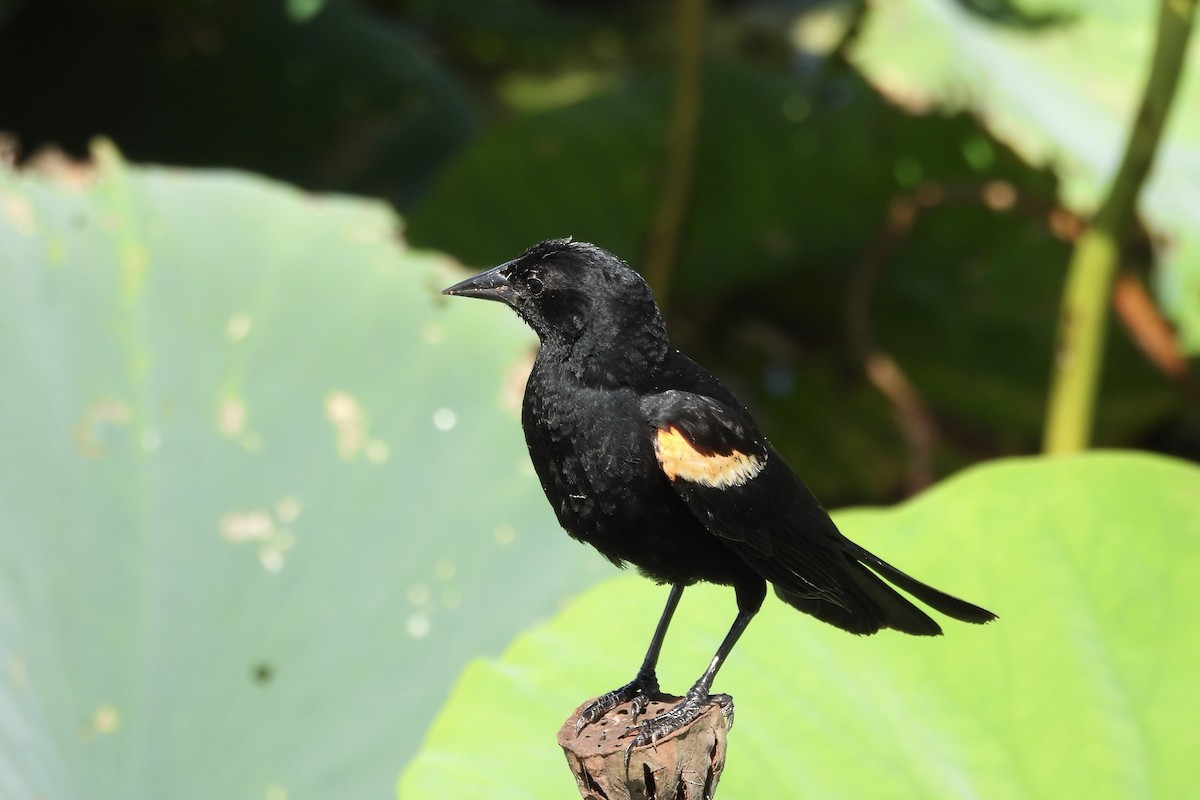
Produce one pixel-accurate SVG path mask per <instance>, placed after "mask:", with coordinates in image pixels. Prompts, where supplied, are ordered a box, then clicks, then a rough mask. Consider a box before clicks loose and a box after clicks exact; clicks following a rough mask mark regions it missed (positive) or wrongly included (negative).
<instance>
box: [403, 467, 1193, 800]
mask: <svg viewBox="0 0 1200 800" xmlns="http://www.w3.org/2000/svg"><path fill="white" fill-rule="evenodd" d="M1198 486H1200V469H1197V468H1196V467H1195V466H1192V465H1185V464H1183V463H1181V462H1174V461H1168V460H1164V459H1160V458H1155V457H1147V456H1135V455H1120V454H1104V455H1090V456H1084V457H1079V458H1073V459H1063V460H1056V461H1048V460H1038V461H1034V460H1028V461H1011V462H1001V463H996V464H993V465H990V466H985V467H981V468H977V469H974V470H971V471H969V472H967V473H964V474H962V475H960V476H959V477H956V478H954V479H951V480H950V481H948V482H946V483H944V484H942V485H941V486H940V487H938V488H936V489H934V490H933V491H931V492H929V493H928V494H926V495H924V496H922V497H920V498H918V499H916V500H915V501H912V502H910V503H908V504H906V505H903V506H900V507H898V508H896V509H893V510H859V511H848V512H844V513H841V514H839V515H837V519H838V522H839V524H840V525H841V527H842V528H843V530H845V531H846V532H847V533H849V534H850V535H852V536H853V537H854V538H855V539H857V540H858V541H860V542H861V543H863V544H864V545H866V546H868V547H869V548H871V549H872V550H874V551H876V552H877V553H879V554H880V555H881V556H883V557H884V558H886V559H888V560H889V561H892V562H893V563H895V564H898V565H900V566H901V567H902V568H904V569H905V570H906V571H910V572H911V573H912V574H914V575H916V576H919V577H921V578H923V579H925V580H928V581H930V582H931V583H934V584H936V585H938V586H940V587H943V588H945V589H947V590H949V591H952V592H955V593H957V594H960V595H962V596H964V597H967V598H970V599H972V600H975V601H978V602H979V603H981V604H983V605H985V606H987V607H988V608H991V609H992V610H994V611H995V612H997V613H998V614H999V615H1000V618H999V620H997V621H996V622H994V623H992V624H990V625H986V626H979V627H976V626H970V625H965V624H962V623H956V622H954V621H952V620H947V621H946V622H945V625H944V627H945V629H946V631H945V636H943V637H941V638H938V639H919V638H913V637H905V636H902V635H899V634H895V633H892V632H885V633H882V634H880V635H878V636H873V637H853V636H849V635H847V634H845V633H843V632H841V631H839V630H836V629H834V628H831V627H827V626H823V625H820V624H818V623H817V622H815V621H813V620H812V619H811V618H807V617H804V616H802V615H800V614H798V613H796V612H795V611H793V610H791V609H790V608H788V607H786V606H784V605H783V604H782V603H779V602H776V601H774V600H768V603H767V605H766V606H765V607H764V609H763V611H762V613H761V614H760V616H759V618H758V619H756V620H755V621H754V622H753V623H752V624H751V626H750V628H749V630H748V632H747V634H746V636H745V638H744V640H743V641H742V642H741V643H739V645H738V647H737V648H735V649H734V651H733V655H732V656H731V658H730V660H729V662H728V664H727V665H726V667H725V668H724V669H723V670H722V672H721V674H720V675H719V676H718V679H717V685H716V687H715V688H716V689H717V690H719V691H723V692H729V693H731V694H732V695H733V697H734V701H735V703H736V704H737V721H736V724H735V725H734V728H733V731H732V732H731V734H730V750H729V760H728V764H727V768H726V771H725V776H724V778H723V779H722V784H721V787H720V792H719V796H721V797H731V798H737V797H742V798H753V797H815V798H847V799H848V800H849V798H864V797H871V798H913V797H921V798H962V797H980V798H1014V797H1021V798H1060V797H1091V798H1128V797H1186V796H1188V795H1189V794H1190V793H1191V791H1192V789H1193V787H1194V776H1195V754H1196V752H1197V751H1198V750H1200V732H1198V731H1197V728H1196V726H1195V724H1194V721H1193V717H1194V716H1195V709H1196V708H1197V707H1200V685H1198V684H1197V682H1196V679H1195V670H1196V663H1197V659H1200V628H1197V626H1196V625H1195V624H1193V623H1194V618H1195V614H1196V612H1197V610H1200V590H1198V589H1197V586H1200V492H1197V487H1198ZM665 598H666V590H665V589H664V588H661V587H655V586H653V585H652V584H650V583H648V582H646V581H643V580H640V579H638V578H636V577H632V576H629V577H622V578H619V579H615V580H612V581H609V582H606V583H603V584H601V585H600V586H598V587H595V588H594V589H592V590H591V591H589V592H588V593H586V594H585V595H584V596H583V597H582V598H581V599H579V601H578V602H576V603H574V604H573V605H571V606H570V607H569V608H567V609H566V610H565V611H564V612H563V613H562V614H560V615H559V616H558V617H557V618H555V619H554V620H553V621H552V622H550V623H549V624H547V625H543V626H541V627H538V628H536V629H534V630H533V631H531V632H530V633H527V634H525V635H522V636H521V637H520V638H518V639H517V640H516V641H515V642H514V643H513V644H512V646H511V647H510V648H509V650H508V651H507V652H506V653H505V655H504V656H503V657H502V658H501V659H500V660H498V661H476V662H474V663H473V664H471V666H470V667H469V668H468V669H467V671H466V672H465V673H464V675H463V676H462V678H461V679H460V681H459V684H458V686H457V688H456V689H455V692H454V695H453V696H452V698H451V700H450V702H449V703H448V705H447V707H446V709H445V710H444V711H443V713H442V714H441V716H440V717H439V718H438V720H437V722H436V723H435V724H434V726H433V728H432V729H431V731H430V734H429V738H428V739H427V741H426V743H425V746H424V748H423V749H422V750H421V752H420V754H419V755H418V757H417V759H416V760H415V761H414V762H413V764H412V765H411V766H410V768H409V769H408V771H407V772H406V773H405V775H404V777H403V778H402V780H401V782H400V787H399V788H400V796H401V798H402V800H423V799H424V798H435V797H443V796H446V792H447V791H448V790H449V787H453V795H454V796H455V797H456V798H485V797H486V798H562V797H569V796H572V795H571V793H572V791H573V788H572V777H571V774H570V773H569V772H568V770H567V768H566V765H565V763H564V761H563V758H562V755H561V753H560V752H559V750H558V747H557V746H556V744H555V741H554V736H555V733H556V731H557V729H558V726H559V725H560V724H561V722H562V721H563V720H564V719H565V718H566V717H567V716H568V715H569V714H570V713H571V712H572V711H573V710H574V709H575V707H576V705H577V704H578V703H580V702H582V701H583V700H584V699H585V698H587V697H588V696H591V695H595V694H598V693H600V692H602V691H606V690H608V689H611V688H613V687H615V686H617V685H619V684H621V683H624V682H625V681H627V680H629V679H630V678H631V677H632V676H633V673H634V671H635V670H636V669H637V665H638V664H639V663H640V659H641V657H642V654H643V652H644V648H645V645H646V642H647V641H648V639H649V636H650V632H651V630H652V629H653V626H654V622H655V619H656V618H657V614H658V612H659V608H660V606H661V604H662V602H663V601H664V600H665ZM733 614H734V603H733V595H732V592H730V591H729V590H727V589H723V588H720V587H697V588H693V589H690V590H688V592H687V593H685V594H684V599H683V604H682V605H681V607H680V611H679V613H678V614H677V616H676V618H675V621H674V623H673V624H672V627H671V630H670V633H669V635H668V636H667V640H666V647H665V650H664V658H663V662H662V665H661V666H662V668H661V670H660V677H661V678H662V682H663V686H664V688H665V689H667V690H668V691H683V689H684V688H685V687H686V686H688V685H689V684H690V683H691V681H693V680H694V679H695V678H696V677H697V676H698V675H699V673H700V672H701V671H702V669H703V668H704V667H705V666H706V665H707V663H708V659H709V657H710V656H711V653H712V651H713V650H714V649H715V647H716V644H717V642H718V641H720V638H721V636H722V635H723V633H724V631H725V630H726V628H727V627H728V625H729V623H730V622H731V621H732V618H733Z"/></svg>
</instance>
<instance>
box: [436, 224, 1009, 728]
mask: <svg viewBox="0 0 1200 800" xmlns="http://www.w3.org/2000/svg"><path fill="white" fill-rule="evenodd" d="M445 293H446V294H452V295H463V296H468V297H481V298H485V299H492V300H499V301H502V302H504V303H506V304H507V305H509V306H510V307H512V308H513V309H514V310H515V311H516V312H517V313H518V314H519V315H520V316H521V318H522V319H524V320H525V321H526V322H527V323H528V324H529V325H530V326H531V327H532V328H533V329H534V331H535V332H536V333H537V335H538V337H539V339H540V340H541V349H540V351H539V352H538V356H537V359H536V361H535V362H534V366H533V371H532V373H531V374H530V376H529V382H528V384H527V386H526V389H525V400H524V405H523V409H522V417H521V422H522V426H523V427H524V430H525V439H526V442H527V444H528V447H529V456H530V458H531V460H532V461H533V466H534V468H535V470H536V471H537V474H538V478H539V479H540V481H541V484H542V489H543V490H544V491H545V493H546V497H547V499H548V500H549V501H550V504H551V506H553V508H554V512H555V514H556V515H557V516H558V521H559V522H560V523H561V524H562V526H563V528H565V529H566V531H567V533H569V534H570V535H571V536H573V537H574V538H576V539H579V540H580V541H583V542H587V543H588V544H590V545H592V546H593V547H595V548H596V549H597V550H599V551H600V552H601V553H603V554H604V555H605V556H606V557H607V558H609V559H610V560H611V561H613V562H614V563H616V564H619V565H624V564H627V563H628V564H633V565H635V566H636V567H637V568H638V569H639V570H640V571H641V572H642V574H644V575H646V576H647V577H650V578H652V579H654V580H656V581H659V582H660V583H669V584H671V585H672V587H673V590H672V593H671V597H670V600H669V601H668V605H667V609H666V611H665V612H664V614H663V618H662V621H661V622H660V624H659V630H658V631H657V632H656V634H655V637H654V640H653V641H652V643H651V647H650V652H649V653H647V656H646V661H645V662H644V663H643V665H642V669H641V671H640V672H639V673H638V676H637V678H635V680H634V681H633V682H632V683H630V684H629V685H628V686H625V687H622V688H621V689H619V690H616V691H615V692H612V693H610V694H609V695H607V696H606V697H605V698H602V699H601V701H599V702H598V703H597V704H596V705H595V706H594V707H593V708H591V709H589V710H588V711H587V712H585V714H584V721H585V722H591V721H595V719H598V718H599V717H600V716H601V715H602V714H603V713H604V712H605V711H606V710H607V709H608V708H610V707H612V706H613V705H615V704H617V703H619V702H622V701H624V700H628V699H635V700H640V702H641V705H644V702H645V697H646V695H648V694H650V693H652V692H654V691H657V681H656V679H655V677H654V670H655V664H656V662H657V658H658V651H659V647H660V646H661V644H662V637H663V634H664V633H665V631H666V626H667V624H668V623H669V621H670V616H671V614H672V613H673V611H674V608H675V604H676V603H677V602H678V599H679V595H680V593H681V592H682V590H683V587H685V586H688V585H690V584H692V583H695V582H696V581H707V582H710V583H717V584H724V585H728V586H731V587H733V589H734V590H735V592H736V595H737V603H738V616H737V618H736V620H735V622H734V625H733V628H732V629H731V631H730V634H729V636H727V637H726V640H725V641H724V642H723V643H722V645H721V647H720V648H719V649H718V651H717V655H716V657H714V659H713V662H712V664H711V665H710V666H709V669H708V670H707V671H706V672H705V673H704V675H702V676H701V678H700V680H699V681H697V683H696V685H695V686H693V687H692V690H691V691H690V692H689V694H688V697H687V698H685V700H684V701H683V702H682V703H680V705H679V706H678V707H676V708H675V709H673V711H672V712H670V713H669V714H668V715H666V716H667V718H666V719H661V718H660V720H656V721H652V722H650V723H645V724H644V726H643V727H644V730H643V731H642V733H641V734H640V735H639V737H638V740H639V743H644V742H646V741H651V740H653V739H655V738H657V737H658V736H660V735H663V734H664V733H666V732H669V731H670V730H674V729H675V728H678V727H680V726H681V725H683V724H685V723H687V722H688V721H690V719H692V718H694V716H695V715H696V713H697V712H698V710H699V708H700V707H701V706H702V703H703V701H704V700H706V699H707V697H708V690H709V689H710V688H711V684H712V679H713V677H714V676H715V674H716V671H717V669H718V668H719V667H720V664H721V662H722V661H723V660H724V658H725V656H726V655H727V654H728V652H729V650H730V649H731V648H732V647H733V644H734V642H736V640H737V638H738V636H739V635H740V634H741V631H742V630H743V629H744V628H745V626H746V624H748V623H749V621H750V619H751V618H752V617H753V616H754V614H755V613H756V612H757V611H758V609H759V607H760V606H761V604H762V601H763V599H764V597H765V596H766V590H767V584H768V583H770V584H771V585H772V586H773V587H774V589H775V593H776V594H777V595H778V596H779V597H780V598H781V599H782V600H783V601H784V602H786V603H788V604H789V605H791V606H793V607H795V608H797V609H799V610H801V611H804V612H806V613H809V614H811V615H813V616H815V617H817V618H818V619H820V620H822V621H824V622H828V623H830V624H832V625H836V626H838V627H839V628H843V629H845V630H847V631H850V632H851V633H857V634H869V633H875V632H876V631H878V630H880V629H882V628H894V629H896V630H899V631H903V632H905V633H910V634H917V635H934V634H939V633H941V628H940V627H939V626H938V624H937V623H936V622H934V620H933V619H932V618H931V617H929V615H928V614H926V613H925V612H924V611H922V610H921V609H920V608H918V607H917V606H916V605H914V604H913V603H912V602H910V601H909V600H908V599H907V598H905V597H904V596H903V595H901V594H900V593H899V592H897V591H896V590H895V589H894V588H892V586H891V585H889V582H890V583H891V584H894V585H895V586H897V587H899V588H900V589H903V590H904V591H905V592H908V593H909V594H911V595H912V596H913V597H915V598H917V599H918V600H920V601H922V602H923V603H925V604H927V605H929V606H931V607H932V608H934V609H936V610H937V611H940V612H942V613H943V614H946V615H948V616H950V617H953V618H955V619H959V620H963V621H966V622H987V621H988V620H991V619H993V618H994V615H993V614H992V613H991V612H989V611H986V610H984V609H982V608H979V607H978V606H975V605H972V604H971V603H968V602H966V601H964V600H960V599H958V598H956V597H951V596H950V595H947V594H945V593H943V592H941V591H938V590H937V589H934V588H932V587H930V586H927V585H926V584H924V583H921V582H919V581H917V580H915V579H914V578H912V577H910V576H908V575H906V574H904V573H903V572H901V571H900V570H898V569H896V568H895V567H893V566H891V565H890V564H888V563H886V562H884V561H883V560H882V559H880V558H878V557H876V556H874V555H872V554H871V553H869V552H867V551H866V550H864V549H863V548H862V547H859V546H858V545H856V544H855V543H853V542H852V541H850V540H849V539H847V538H846V537H845V536H843V535H842V534H841V533H840V532H839V531H838V529H837V527H836V526H835V525H834V523H833V521H832V520H830V518H829V515H828V514H827V513H826V512H825V510H824V509H823V508H822V507H821V505H820V503H819V502H818V501H817V499H816V498H815V497H814V496H813V495H812V493H811V492H810V491H809V490H808V487H807V486H805V485H804V482H803V481H802V480H801V479H800V478H799V477H798V476H797V475H796V473H795V472H793V471H792V469H791V467H789V466H788V465H787V463H786V462H785V461H784V460H783V458H782V457H780V455H779V454H778V453H777V452H776V451H775V450H774V449H773V448H772V447H771V445H770V444H769V443H768V442H767V440H766V439H765V438H764V437H763V435H762V433H760V432H759V430H758V427H757V425H756V424H755V422H754V420H753V419H752V418H751V417H750V415H749V413H748V412H747V411H746V409H745V408H744V407H743V406H742V404H741V403H740V402H739V401H738V400H737V398H736V397H734V395H733V394H732V393H731V392H730V391H729V390H728V389H727V388H725V386H724V385H722V384H721V382H720V381H718V380H717V379H716V378H715V377H713V376H712V375H711V374H709V373H708V372H707V371H706V370H705V369H703V368H702V367H700V366H699V365H697V364H696V363H695V362H693V361H692V360H691V359H689V358H688V357H687V356H684V355H683V354H681V353H680V352H679V351H677V350H676V349H674V348H673V347H672V346H671V344H670V341H669V340H668V338H667V333H666V330H665V328H664V326H663V320H662V315H661V314H660V313H659V310H658V307H657V306H656V305H655V302H654V298H653V296H652V295H651V293H650V289H649V287H648V286H647V285H646V283H645V281H644V280H642V278H641V276H639V275H638V274H637V272H635V271H634V270H633V269H631V268H630V267H629V266H628V265H626V264H625V263H624V262H623V261H621V260H620V259H619V258H617V257H616V256H614V255H613V254H611V253H609V252H608V251H606V250H604V249H602V248H600V247H596V246H595V245H591V244H586V243H583V242H574V241H571V240H569V239H556V240H550V241H545V242H541V243H540V244H537V245H534V246H533V247H531V248H529V249H528V250H527V251H525V252H524V253H522V254H521V255H520V256H519V257H517V258H516V259H513V260H512V261H509V262H507V263H505V264H501V265H500V266H499V267H496V268H495V269H492V270H489V271H488V272H485V273H482V274H480V275H477V276H475V277H474V278H470V279H468V280H466V281H463V282H462V283H459V284H457V285H455V286H452V287H450V288H449V289H447V290H445ZM885 579H886V580H885ZM639 707H640V706H639Z"/></svg>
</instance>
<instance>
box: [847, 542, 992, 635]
mask: <svg viewBox="0 0 1200 800" xmlns="http://www.w3.org/2000/svg"><path fill="white" fill-rule="evenodd" d="M860 549H861V548H860ZM858 558H859V560H860V561H862V562H864V563H866V565H867V566H868V567H870V568H871V569H873V570H875V571H876V572H878V573H879V574H880V575H882V576H883V577H885V578H887V579H888V580H889V581H891V582H892V583H894V584H895V585H896V586H899V587H900V588H901V589H903V590H904V591H906V592H908V593H909V594H911V595H912V596H913V597H915V598H917V599H918V600H920V601H921V602H922V603H924V604H925V605H927V606H929V607H930V608H932V609H934V610H936V611H940V612H942V613H943V614H945V615H946V616H948V617H954V618H955V619H957V620H960V621H962V622H973V623H975V624H977V625H978V624H982V623H984V622H991V621H992V620H994V619H995V618H996V615H995V614H993V613H992V612H990V611H988V610H987V609H986V608H980V607H979V606H977V605H975V604H974V603H968V602H967V601H966V600H960V599H959V598H957V597H955V596H954V595H949V594H946V593H945V592H943V591H939V590H938V589H935V588H933V587H932V586H930V585H929V584H926V583H921V582H920V581H919V580H917V579H916V578H914V577H912V576H911V575H908V574H906V573H903V572H901V571H900V570H898V569H896V568H895V567H893V566H892V565H891V564H889V563H887V562H886V561H884V560H883V559H882V558H879V557H878V556H876V555H874V554H872V553H869V552H867V551H866V550H862V552H861V553H860V554H859V555H858Z"/></svg>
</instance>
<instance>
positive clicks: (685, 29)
mask: <svg viewBox="0 0 1200 800" xmlns="http://www.w3.org/2000/svg"><path fill="white" fill-rule="evenodd" d="M706 2H707V0H678V12H677V13H678V15H679V16H678V21H677V23H676V28H675V31H676V33H675V35H676V41H677V44H676V49H675V101H674V105H673V106H672V108H671V132H670V138H669V139H668V141H667V160H666V164H665V166H664V173H663V183H662V193H661V194H660V195H659V198H658V210H657V213H656V214H655V216H654V222H653V223H652V225H651V227H650V231H649V233H648V235H647V241H646V256H645V262H644V263H645V271H646V282H647V283H649V284H650V288H651V289H652V290H653V291H654V294H655V296H656V297H657V298H658V304H659V305H660V306H663V307H664V310H665V305H666V303H667V301H668V290H669V289H670V283H671V268H672V267H673V266H674V263H675V257H676V255H677V253H678V251H679V239H680V236H681V233H682V230H683V220H684V217H685V216H686V214H687V208H688V197H689V194H690V192H691V188H692V172H693V169H694V167H695V160H696V142H697V139H698V138H699V130H700V108H701V100H702V97H703V90H704V80H703V76H704V28H705V11H706V9H705V3H706Z"/></svg>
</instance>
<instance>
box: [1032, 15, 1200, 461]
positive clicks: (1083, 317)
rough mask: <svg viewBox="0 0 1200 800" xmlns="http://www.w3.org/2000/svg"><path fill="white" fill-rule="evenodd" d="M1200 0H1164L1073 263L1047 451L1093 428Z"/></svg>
mask: <svg viewBox="0 0 1200 800" xmlns="http://www.w3.org/2000/svg"><path fill="white" fill-rule="evenodd" d="M1196 3H1197V0H1161V1H1160V5H1159V16H1158V35H1157V40H1156V41H1155V47H1154V59H1153V62H1152V64H1151V67H1150V77H1149V79H1148V80H1147V82H1146V89H1145V92H1144V94H1143V95H1142V100H1141V105H1140V106H1139V107H1138V112H1137V116H1136V117H1135V118H1134V123H1133V126H1132V129H1131V131H1130V134H1129V142H1128V144H1127V145H1126V148H1125V154H1124V156H1123V158H1122V160H1121V166H1120V168H1119V169H1118V170H1117V175H1116V177H1115V178H1114V179H1113V183H1112V186H1111V187H1110V189H1109V192H1108V196H1107V197H1106V198H1105V200H1104V203H1103V205H1101V206H1100V209H1099V210H1098V211H1097V212H1096V216H1095V218H1094V219H1093V220H1092V224H1091V226H1090V227H1089V228H1088V230H1087V231H1085V232H1084V234H1083V235H1082V236H1081V237H1080V238H1079V241H1078V242H1077V243H1076V245H1075V251H1074V252H1073V253H1072V255H1071V262H1070V264H1069V265H1068V268H1067V283H1066V287H1065V289H1064V292H1063V301H1062V307H1061V309H1060V311H1059V323H1058V343H1057V347H1056V355H1055V361H1054V368H1053V373H1052V376H1051V386H1050V401H1049V406H1048V408H1047V412H1046V430H1045V434H1044V438H1043V442H1042V447H1043V450H1044V451H1045V452H1046V453H1050V454H1061V453H1074V452H1077V451H1079V450H1082V449H1084V448H1086V447H1087V446H1088V442H1089V440H1090V439H1091V433H1092V419H1093V416H1094V412H1095V404H1096V392H1097V386H1098V385H1099V379H1100V362H1101V357H1102V355H1103V353H1104V333H1105V327H1106V325H1107V322H1108V305H1109V303H1108V298H1109V295H1110V294H1111V292H1112V284H1113V279H1114V277H1115V275H1116V271H1117V266H1118V264H1119V263H1120V258H1121V242H1122V240H1123V238H1124V236H1125V233H1126V231H1127V230H1128V228H1129V226H1130V224H1131V222H1132V220H1133V215H1134V210H1135V205H1136V202H1137V197H1138V194H1139V192H1140V191H1141V188H1142V184H1143V183H1144V182H1145V179H1146V175H1147V174H1148V173H1149V171H1150V167H1151V166H1152V165H1153V163H1154V156H1155V153H1156V152H1157V150H1158V143H1159V140H1160V139H1161V138H1162V131H1163V126H1164V125H1165V123H1166V119H1167V114H1168V112H1169V111H1170V108H1171V103H1172V101H1173V100H1174V97H1175V89H1176V87H1177V86H1178V84H1179V74H1180V70H1181V68H1182V65H1183V61H1184V56H1185V55H1186V54H1187V45H1188V38H1189V36H1190V35H1191V32H1192V23H1193V20H1194V18H1195V14H1196Z"/></svg>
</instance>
